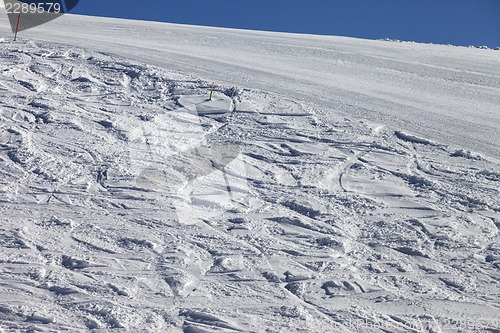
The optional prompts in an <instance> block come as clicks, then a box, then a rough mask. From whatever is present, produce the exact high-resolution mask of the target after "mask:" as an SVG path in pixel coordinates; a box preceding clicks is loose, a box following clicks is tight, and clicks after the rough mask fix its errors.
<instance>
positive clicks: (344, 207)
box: [0, 15, 500, 333]
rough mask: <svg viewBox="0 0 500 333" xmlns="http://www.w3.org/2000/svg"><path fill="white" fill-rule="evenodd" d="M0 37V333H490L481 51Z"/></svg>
mask: <svg viewBox="0 0 500 333" xmlns="http://www.w3.org/2000/svg"><path fill="white" fill-rule="evenodd" d="M0 27H1V28H0V33H1V34H2V35H1V37H0V69H1V81H0V97H1V98H0V119H1V123H0V147H1V150H0V164H1V169H0V170H1V176H0V201H1V205H0V214H1V215H0V216H1V217H0V221H1V223H0V332H60V331H71V332H86V331H97V332H114V331H118V332H121V331H130V332H184V333H200V332H205V333H206V332H458V331H462V332H497V331H499V330H500V322H499V319H498V318H500V304H499V299H500V297H499V296H500V290H499V285H498V283H499V276H500V274H499V269H500V240H499V236H498V228H499V226H500V214H499V212H500V201H499V199H498V197H499V194H500V193H499V184H500V164H499V160H500V148H499V147H500V144H499V143H500V142H499V137H500V136H499V127H500V112H499V105H500V55H499V54H498V52H495V51H492V50H479V49H469V48H459V47H451V46H439V45H422V44H413V43H388V42H384V41H367V40H359V39H350V38H341V37H318V36H307V35H292V34H280V33H265V32H250V31H238V30H230V29H216V28H205V27H192V26H181V25H171V24H161V23H152V22H140V21H126V20H115V19H103V18H94V17H81V16H74V15H65V16H64V17H62V18H61V19H58V20H56V21H53V22H51V23H49V24H46V25H44V26H41V27H38V28H35V29H32V30H28V31H26V32H23V33H22V34H21V35H20V39H19V40H18V42H12V40H11V36H10V35H11V33H10V28H9V27H8V22H7V19H6V17H4V15H0ZM214 81H215V82H216V91H215V94H214V98H213V100H212V101H208V100H207V97H208V91H209V87H210V84H211V82H214Z"/></svg>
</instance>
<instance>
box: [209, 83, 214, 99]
mask: <svg viewBox="0 0 500 333" xmlns="http://www.w3.org/2000/svg"><path fill="white" fill-rule="evenodd" d="M214 89H215V82H214V83H212V89H211V90H210V97H209V98H208V100H209V101H211V100H212V94H213V93H214Z"/></svg>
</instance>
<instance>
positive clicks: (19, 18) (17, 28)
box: [14, 14, 21, 42]
mask: <svg viewBox="0 0 500 333" xmlns="http://www.w3.org/2000/svg"><path fill="white" fill-rule="evenodd" d="M19 22H21V14H19V15H18V16H17V23H16V33H15V35H14V42H15V41H16V40H17V32H18V30H19Z"/></svg>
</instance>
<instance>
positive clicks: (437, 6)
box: [73, 0, 500, 47]
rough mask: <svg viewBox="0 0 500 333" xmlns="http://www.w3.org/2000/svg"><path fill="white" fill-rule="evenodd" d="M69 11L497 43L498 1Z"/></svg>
mask: <svg viewBox="0 0 500 333" xmlns="http://www.w3.org/2000/svg"><path fill="white" fill-rule="evenodd" d="M73 13H78V14H85V15H95V16H106V17H120V18H132V19H141V20H151V21H161V22H171V23H185V24H195V25H209V26H219V27H231V28H244V29H255V30H268V31H286V32H300V33H313V34H322V35H340V36H350V37H361V38H368V39H378V38H386V37H388V38H393V39H400V40H412V41H418V42H428V43H440V44H454V45H477V46H478V45H487V46H489V47H497V46H500V0H305V1H298V0H253V1H240V0H232V1H228V0H211V1H210V0H206V1H201V0H177V1H175V0H157V1H140V0H120V1H116V0H112V1H108V0H105V1H102V0H99V1H98V0H80V3H79V4H78V6H77V7H76V8H75V9H74V10H73Z"/></svg>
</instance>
